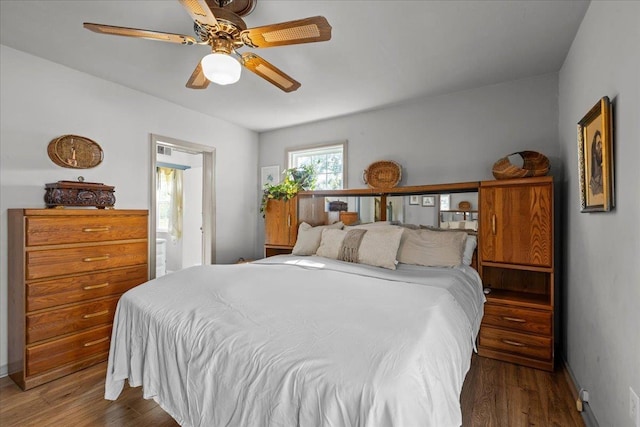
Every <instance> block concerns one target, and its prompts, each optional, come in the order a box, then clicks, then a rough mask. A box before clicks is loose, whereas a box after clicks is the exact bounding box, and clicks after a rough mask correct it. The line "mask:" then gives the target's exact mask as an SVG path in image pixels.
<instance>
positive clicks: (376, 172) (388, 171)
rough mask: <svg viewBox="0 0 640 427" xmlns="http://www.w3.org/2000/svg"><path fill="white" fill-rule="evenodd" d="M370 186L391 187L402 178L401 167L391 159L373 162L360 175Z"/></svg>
mask: <svg viewBox="0 0 640 427" xmlns="http://www.w3.org/2000/svg"><path fill="white" fill-rule="evenodd" d="M362 179H363V180H364V182H365V183H366V184H367V185H368V186H369V187H371V188H393V187H395V186H396V185H398V183H399V182H400V180H401V179H402V167H401V166H400V165H399V164H398V163H396V162H394V161H393V160H381V161H379V162H373V163H371V164H370V165H369V167H368V168H367V169H366V170H365V171H364V174H363V175H362Z"/></svg>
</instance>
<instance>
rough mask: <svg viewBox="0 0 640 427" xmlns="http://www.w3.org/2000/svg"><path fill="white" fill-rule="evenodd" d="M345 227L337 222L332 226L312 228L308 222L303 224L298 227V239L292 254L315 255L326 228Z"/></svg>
mask: <svg viewBox="0 0 640 427" xmlns="http://www.w3.org/2000/svg"><path fill="white" fill-rule="evenodd" d="M343 226H344V224H342V223H341V222H336V223H335V224H331V225H319V226H317V227H312V226H310V225H309V224H307V223H306V222H303V223H301V224H300V226H299V227H298V238H297V239H296V244H295V246H294V247H293V250H292V251H291V253H292V254H293V255H313V254H315V253H316V251H317V250H318V247H319V246H320V239H321V237H322V230H324V229H325V228H337V229H341V228H342V227H343Z"/></svg>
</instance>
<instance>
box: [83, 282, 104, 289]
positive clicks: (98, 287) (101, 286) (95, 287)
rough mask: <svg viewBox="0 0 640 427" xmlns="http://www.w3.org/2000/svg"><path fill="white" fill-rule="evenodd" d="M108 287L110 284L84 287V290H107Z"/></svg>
mask: <svg viewBox="0 0 640 427" xmlns="http://www.w3.org/2000/svg"><path fill="white" fill-rule="evenodd" d="M107 286H109V282H106V283H100V284H99V285H87V286H84V287H83V288H82V289H84V290H85V291H90V290H91V289H100V288H106V287H107Z"/></svg>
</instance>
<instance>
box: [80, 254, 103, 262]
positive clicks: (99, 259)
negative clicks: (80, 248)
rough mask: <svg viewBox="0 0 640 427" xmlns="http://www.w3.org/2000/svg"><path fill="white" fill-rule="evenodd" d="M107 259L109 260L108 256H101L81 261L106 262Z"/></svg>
mask: <svg viewBox="0 0 640 427" xmlns="http://www.w3.org/2000/svg"><path fill="white" fill-rule="evenodd" d="M108 259H109V255H103V256H93V257H87V258H83V259H82V261H84V262H94V261H106V260H108Z"/></svg>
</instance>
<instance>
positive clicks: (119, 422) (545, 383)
mask: <svg viewBox="0 0 640 427" xmlns="http://www.w3.org/2000/svg"><path fill="white" fill-rule="evenodd" d="M105 368H106V365H105V364H104V363H102V364H100V365H96V366H94V367H91V368H88V369H85V370H84V371H81V372H78V373H76V374H73V375H69V376H67V377H64V378H61V379H59V380H57V381H54V382H51V383H48V384H45V385H42V386H40V387H36V388H34V389H32V390H29V391H26V392H23V391H21V390H20V389H19V388H18V386H16V385H15V384H14V383H13V382H12V381H11V380H10V379H9V378H2V379H0V426H3V427H9V426H20V427H22V426H39V427H40V426H69V427H82V426H91V427H93V426H96V427H98V426H132V427H133V426H136V427H144V426H149V427H164V426H177V424H176V422H175V421H173V419H172V418H171V417H170V416H169V415H167V414H166V413H165V412H164V411H163V410H162V409H160V407H158V405H156V403H155V402H154V401H153V400H144V399H143V398H142V391H141V390H140V388H133V389H132V388H128V387H125V390H124V391H123V393H122V394H121V395H120V397H119V398H118V400H117V401H115V402H111V401H107V400H104V399H103V395H104V376H105ZM461 402H462V412H463V426H465V427H467V426H478V427H480V426H481V427H502V426H505V427H507V426H508V427H520V426H541V427H542V426H544V427H547V426H549V427H550V426H559V427H560V426H561V427H572V426H584V423H583V422H582V419H581V417H580V414H579V413H578V412H577V411H576V409H575V402H574V401H573V398H572V395H571V389H570V387H569V385H568V384H567V382H566V381H565V377H564V375H563V373H562V371H561V370H557V371H556V372H554V373H549V372H544V371H539V370H535V369H530V368H524V367H520V366H516V365H512V364H510V363H505V362H499V361H496V360H492V359H486V358H483V357H478V356H475V355H474V357H473V360H472V364H471V370H470V371H469V373H468V374H467V378H466V380H465V384H464V388H463V390H462V397H461ZM408 427H409V426H408Z"/></svg>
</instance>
